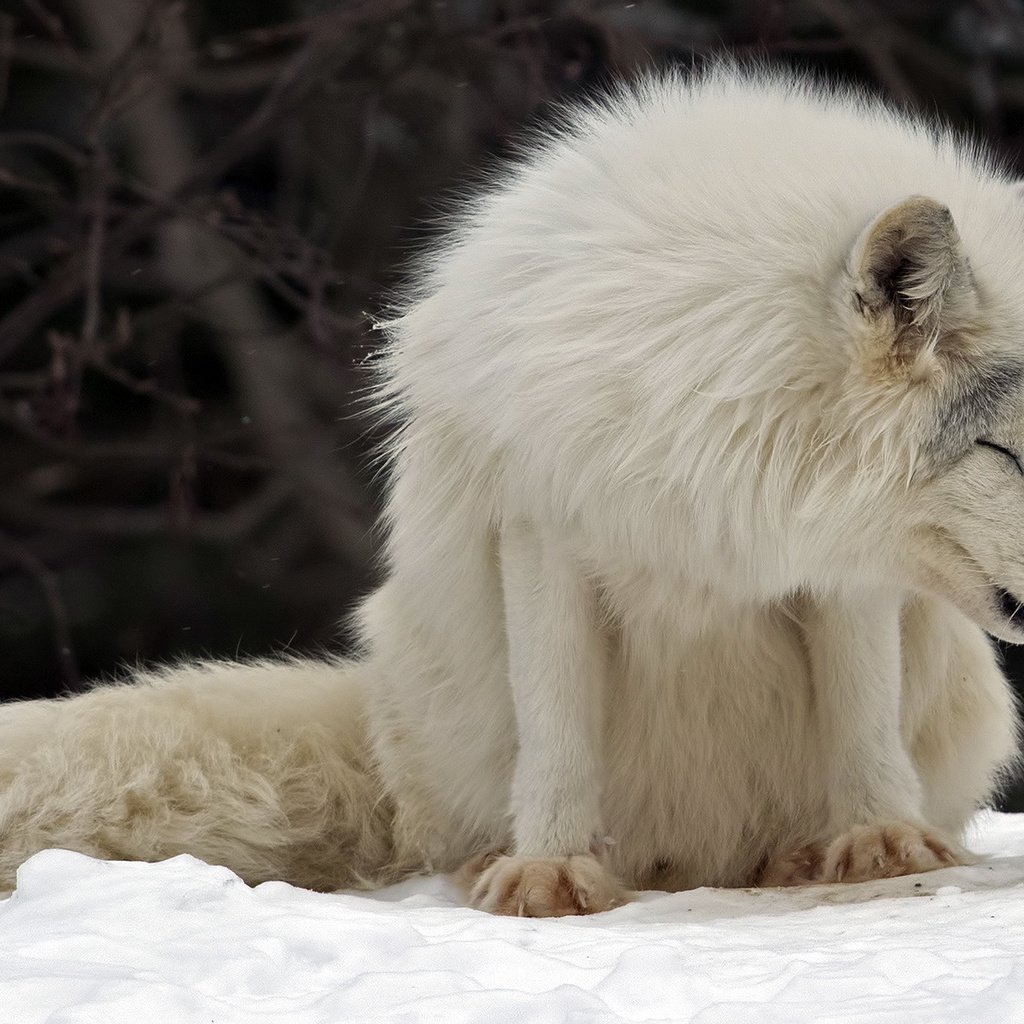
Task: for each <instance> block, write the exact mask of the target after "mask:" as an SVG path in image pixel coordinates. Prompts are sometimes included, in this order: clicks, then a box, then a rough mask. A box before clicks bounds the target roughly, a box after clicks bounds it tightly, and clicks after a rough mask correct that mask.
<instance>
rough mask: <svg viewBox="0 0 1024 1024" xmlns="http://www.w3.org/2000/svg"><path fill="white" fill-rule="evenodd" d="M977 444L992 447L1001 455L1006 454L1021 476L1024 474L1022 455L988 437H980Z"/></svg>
mask: <svg viewBox="0 0 1024 1024" xmlns="http://www.w3.org/2000/svg"><path fill="white" fill-rule="evenodd" d="M974 443H975V444H980V445H981V446H982V448H991V449H992V451H994V452H999V454H1000V455H1005V456H1006V457H1007V458H1008V459H1009V460H1010V461H1011V462H1012V463H1013V464H1014V466H1016V468H1017V472H1018V473H1020V475H1021V476H1024V464H1022V463H1021V461H1020V456H1019V455H1018V454H1017V453H1016V452H1015V451H1013V450H1012V449H1011V448H1004V447H1003V446H1002V445H1001V444H996V443H995V441H989V440H988V438H985V437H979V438H978V440H977V441H975V442H974Z"/></svg>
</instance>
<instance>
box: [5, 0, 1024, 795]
mask: <svg viewBox="0 0 1024 1024" xmlns="http://www.w3.org/2000/svg"><path fill="white" fill-rule="evenodd" d="M723 51H730V52H733V53H736V54H740V55H744V56H760V57H769V58H771V59H773V60H779V61H785V62H787V63H790V64H794V65H797V66H801V67H807V68H813V69H815V70H817V71H819V72H822V73H826V74H828V75H829V76H832V77H834V78H842V79H853V80H856V81H858V82H862V83H865V84H867V85H869V86H870V87H872V88H874V89H876V90H878V91H880V92H882V93H884V94H885V95H887V96H889V97H891V98H893V99H894V100H895V101H896V102H898V103H900V104H904V105H906V106H909V107H914V108H920V109H924V110H926V111H928V112H930V113H932V114H936V115H940V116H942V117H944V118H947V119H949V120H951V121H953V122H955V123H956V124H957V125H960V126H962V127H963V128H965V129H967V130H969V131H972V132H974V133H976V134H978V135H980V136H983V137H985V138H986V139H988V140H989V141H990V142H991V144H992V145H994V146H995V148H996V149H997V150H999V151H1000V152H1001V153H1002V155H1003V156H1004V158H1005V159H1006V160H1007V161H1009V162H1010V163H1011V164H1012V165H1014V166H1017V167H1018V168H1020V169H1021V170H1022V172H1024V166H1022V164H1024V150H1022V143H1024V3H1022V2H1019V0H973V2H960V3H957V2H935V0H887V2H884V3H876V2H874V0H807V2H788V0H780V2H756V0H734V2H721V0H704V2H702V0H692V2H685V0H636V2H633V3H630V2H621V0H618V2H604V0H575V2H561V0H363V2H358V0H335V2H331V0H260V2H255V0H189V2H184V0H182V2H175V0H156V2H150V0H66V2H57V0H0V651H2V655H0V698H12V697H22V696H33V695H52V694H55V693H58V692H61V691H65V690H68V689H74V688H76V687H78V686H79V685H80V684H81V682H82V680H83V679H91V678H97V677H101V676H106V675H110V674H113V673H115V672H117V671H118V670H119V669H121V668H123V667H124V666H126V665H129V666H130V665H134V664H139V663H150V662H155V661H161V662H163V661H168V660H172V659H175V658H178V657H181V656H184V655H186V654H187V655H210V656H235V655H259V654H265V653H269V652H281V651H295V652H309V651H316V650H318V649H322V648H323V647H324V646H326V645H333V646H337V645H338V644H342V645H343V643H344V639H343V638H342V637H340V636H339V634H338V622H339V619H340V617H341V616H342V615H343V613H344V612H345V610H346V609H347V608H349V607H350V606H351V604H352V602H353V601H354V600H355V599H356V597H357V596H358V595H359V594H361V593H363V592H365V591H366V590H367V589H368V588H369V587H370V586H372V583H373V577H374V560H373V554H374V549H375V542H376V537H375V535H374V533H373V529H372V524H373V521H374V510H375V506H376V504H377V502H378V499H379V492H380V480H379V478H378V476H377V474H376V472H375V467H374V461H373V453H374V451H375V446H376V444H377V443H378V442H379V440H380V437H379V436H378V433H377V430H376V428H375V427H374V426H373V424H372V422H371V421H370V419H369V418H368V417H367V416H365V414H364V413H363V412H362V411H361V408H360V404H359V398H360V395H361V393H362V391H363V389H364V388H365V387H366V384H367V374H366V363H367V360H368V359H370V358H371V357H372V353H373V351H374V349H375V346H376V345H377V344H378V339H377V338H376V337H375V336H374V333H373V331H372V329H371V328H370V325H369V317H368V315H370V314H373V313H374V312H375V311H376V310H379V309H380V308H381V305H382V303H383V301H384V299H385V297H386V295H387V292H388V289H389V288H391V287H393V286H394V285H396V284H397V283H399V282H400V280H401V270H402V266H403V262H404V261H405V260H406V259H407V258H408V256H409V255H410V253H411V252H413V251H414V250H415V249H416V248H417V247H418V246H421V245H423V244H428V243H429V239H430V236H431V232H432V231H433V230H434V225H435V224H436V223H437V221H438V219H439V210H440V209H441V208H442V206H441V202H440V201H441V198H442V197H443V196H445V195H446V194H448V195H450V194H451V193H452V191H453V190H454V189H457V188H458V187H460V186H461V187H465V186H466V185H468V184H471V183H472V181H473V180H474V175H479V173H480V171H481V169H483V168H486V167H487V166H488V165H489V163H491V162H492V161H493V160H494V159H496V158H500V157H501V156H502V155H503V154H505V153H507V152H508V151H509V149H510V147H512V146H514V143H515V139H516V137H517V133H519V132H520V131H521V130H522V128H523V126H524V125H527V124H530V123H536V122H537V121H538V120H541V121H542V120H543V119H544V118H546V117H549V116H550V115H551V110H552V103H553V101H555V100H558V99H560V98H563V97H571V96H572V95H574V94H579V93H581V92H585V91H587V90H591V89H593V88H596V87H600V85H601V83H602V82H605V81H607V80H609V79H610V78H612V77H616V76H622V75H630V74H633V73H635V72H636V71H637V70H638V69H641V68H643V67H645V66H648V65H651V64H665V63H670V62H672V63H678V64H683V65H690V64H692V63H695V62H699V61H700V60H702V59H703V58H704V57H706V56H707V55H713V54H718V53H721V52H723ZM1022 344H1024V339H1022ZM439 599H442V598H441V597H440V596H439ZM1008 657H1009V660H1010V665H1011V669H1012V671H1013V672H1014V674H1015V675H1016V676H1017V677H1018V678H1024V662H1022V661H1021V660H1019V659H1018V658H1017V657H1015V656H1014V655H1013V654H1012V653H1011V654H1010V655H1009V656H1008ZM1010 804H1011V805H1012V806H1015V807H1017V806H1019V807H1024V792H1020V791H1017V792H1015V793H1013V794H1011V798H1010Z"/></svg>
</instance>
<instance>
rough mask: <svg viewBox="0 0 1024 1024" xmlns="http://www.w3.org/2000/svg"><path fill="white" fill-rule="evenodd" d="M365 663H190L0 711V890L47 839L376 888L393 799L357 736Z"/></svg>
mask: <svg viewBox="0 0 1024 1024" xmlns="http://www.w3.org/2000/svg"><path fill="white" fill-rule="evenodd" d="M364 671H365V666H363V665H360V664H357V663H347V662H299V661H295V662H275V663H270V662H260V663H255V664H218V663H212V664H199V665H188V666H183V667H179V668H174V669H167V670H163V671H160V672H155V673H147V674H144V675H141V676H139V677H137V678H135V679H133V680H131V681H130V682H128V683H124V684H116V685H106V686H101V687H98V688H96V689H94V690H91V691H90V692H88V693H85V694H82V695H79V696H74V697H68V698H63V699H59V700H49V701H31V702H26V703H22V704H11V705H5V706H2V707H0V890H5V889H8V890H9V889H12V888H13V887H14V881H15V871H16V869H17V867H18V865H19V864H20V863H21V862H22V861H23V860H25V859H26V858H27V857H29V856H31V855H32V854H33V853H36V852H37V851H39V850H41V849H45V848H47V847H54V846H56V847H62V848H65V849H71V850H77V851H80V852H82V853H86V854H90V855H92V856H96V857H103V858H111V859H126V860H159V859H162V858H165V857H170V856H174V855H175V854H179V853H191V854H193V855H195V856H197V857H200V858H202V859H203V860H206V861H208V862H210V863H213V864H223V865H225V866H226V867H228V868H230V869H231V870H233V871H235V872H237V873H238V874H239V875H240V876H241V877H242V878H243V879H245V881H246V882H248V883H250V884H256V883H258V882H263V881H266V880H269V879H282V880H285V881H289V882H292V883H294V884H295V885H300V886H303V887H306V888H311V889H321V890H330V889H337V888H344V887H356V886H363V887H369V886H374V885H380V884H386V883H387V882H389V881H393V880H395V879H396V878H398V877H401V876H402V875H403V874H407V873H409V872H410V871H411V870H415V869H416V867H417V865H414V864H403V863H399V861H398V858H397V856H396V851H395V848H394V843H393V835H392V820H393V811H392V808H391V805H390V802H389V800H388V799H387V797H386V796H385V794H384V791H383V789H382V787H381V785H380V783H379V781H378V778H377V775H376V772H375V770H374V768H373V763H372V759H371V756H370V752H369V749H368V745H367V740H366V730H365V726H364V701H363V693H364V686H365V680H364V679H363V678H362V674H363V672H364Z"/></svg>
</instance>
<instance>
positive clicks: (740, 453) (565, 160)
mask: <svg viewBox="0 0 1024 1024" xmlns="http://www.w3.org/2000/svg"><path fill="white" fill-rule="evenodd" d="M382 327H383V330H384V331H385V332H386V334H387V335H388V342H389V344H388V347H387V351H386V356H385V362H386V368H385V371H384V382H383V384H382V386H381V389H380V393H379V396H378V405H379V408H380V409H381V410H385V411H388V412H392V413H394V414H396V416H397V417H398V419H399V420H400V422H401V426H400V428H399V429H398V430H397V431H396V433H395V438H394V441H393V444H392V446H391V450H390V456H391V462H392V468H393V486H392V489H391V492H390V497H389V500H388V504H387V514H386V518H387V525H388V536H387V547H386V558H387V567H388V575H387V579H386V582H385V583H384V584H383V585H382V586H381V587H380V589H379V590H378V591H377V592H376V593H375V594H373V595H372V596H371V597H370V598H369V599H368V600H367V601H366V602H365V603H364V604H363V606H362V608H361V609H360V611H359V612H358V615H357V617H356V618H357V628H358V633H359V637H360V640H361V644H362V650H361V653H360V654H359V656H358V658H357V659H356V660H354V661H348V662H344V661H338V662H326V663H313V662H301V661H297V662H287V663H259V664H209V665H194V666H184V667H178V668H172V669H168V670H165V671H163V672H159V673H154V674H148V675H144V676H143V677H142V678H141V679H136V680H135V681H134V684H133V685H119V686H105V687H100V688H97V689H96V690H94V691H92V692H90V693H87V694H86V695H83V696H78V697H73V698H70V699H67V700H60V701H46V702H38V703H26V704H22V705H15V706H10V707H7V708H5V709H3V711H2V714H0V848H2V849H0V867H2V871H3V879H2V881H3V882H6V883H7V884H8V885H10V884H11V881H12V878H13V871H14V868H15V866H16V865H17V863H18V862H19V861H20V860H22V859H23V858H24V857H26V856H27V855H29V854H30V853H32V852H33V851H35V850H37V849H39V848H41V847H43V846H46V845H60V846H68V847H73V848H75V849H79V850H82V851H84V852H87V853H91V854H95V855H100V856H110V857H128V858H157V857H164V856H168V855H170V854H174V853H178V852H182V851H185V852H191V853H194V854H196V855H198V856H201V857H204V858H207V859H209V860H212V861H216V862H219V863H222V864H226V865H228V866H229V867H231V868H233V869H234V870H236V871H238V872H239V873H240V874H241V875H242V876H243V877H244V878H245V879H246V880H248V881H250V882H258V881H262V880H264V879H268V878H281V879H286V880H289V881H292V882H295V883H297V884H300V885H306V886H314V887H318V888H334V887H343V886H355V885H376V884H381V883H383V882H387V881H390V880H393V879H395V878H398V877H400V876H401V875H403V874H406V873H408V872H413V871H435V870H436V871H450V870H455V869H458V868H459V867H460V866H461V865H466V868H465V870H464V872H463V877H464V878H465V879H466V884H467V886H468V891H469V899H470V901H471V902H472V904H473V905H475V906H478V907H481V908H484V909H487V910H492V911H496V912H498V913H505V914H525V915H556V914H566V913H587V912H592V911H598V910H602V909H604V908H608V907H612V906H615V905H616V904H617V903H619V902H620V901H622V900H624V899H627V898H628V892H629V890H631V889H637V888H643V887H656V888H662V889H664V888H668V889H679V888H686V887H691V886H698V885H719V886H735V885H751V884H796V883H803V882H820V881H855V880H861V879H868V878H874V877H882V876H889V875H896V874H902V873H909V872H916V871H920V870H927V869H931V868H936V867H939V866H941V865H946V864H952V863H961V862H964V861H966V860H968V859H969V857H970V855H969V854H968V853H967V852H966V851H965V850H964V849H963V848H962V847H961V845H960V842H961V840H962V837H963V830H964V828H965V825H966V824H967V822H968V821H969V819H970V818H971V816H972V814H973V813H974V812H975V810H976V809H977V808H978V807H980V806H981V805H983V804H984V803H985V802H986V801H987V800H989V799H990V797H991V796H992V794H993V792H994V790H995V788H996V787H997V786H998V785H999V783H1000V781H1001V780H1002V779H1003V778H1004V776H1005V773H1006V772H1007V771H1008V769H1009V767H1010V766H1011V765H1012V763H1013V761H1014V758H1015V745H1016V735H1015V734H1016V726H1015V713H1014V707H1013V702H1012V700H1011V696H1010V691H1009V689H1008V686H1007V683H1006V680H1005V678H1004V676H1003V674H1002V672H1001V670H1000V667H999V664H998V661H997V658H996V655H995V654H994V652H993V649H992V647H991V645H990V642H989V640H988V638H987V637H986V635H985V632H986V631H987V632H988V633H992V634H994V635H996V636H999V637H1002V638H1004V639H1006V640H1009V641H1021V640H1024V612H1022V610H1021V607H1020V604H1019V601H1018V597H1024V463H1022V459H1024V199H1022V198H1021V196H1020V195H1019V194H1018V188H1017V186H1016V185H1015V184H1014V183H1013V182H1012V181H1011V180H1010V179H1009V178H1008V176H1007V175H1006V174H1005V173H1004V172H1003V171H1001V170H1000V169H999V168H998V167H997V166H996V165H995V164H994V162H993V161H992V160H991V159H990V158H989V157H988V156H987V155H986V154H985V153H984V152H983V151H982V150H980V149H979V148H978V147H977V146H975V145H972V144H968V143H965V142H962V141H960V140H958V139H957V138H955V137H954V136H953V135H952V134H950V133H949V132H946V131H943V130H936V129H934V128H933V127H931V126H929V125H927V124H925V123H923V122H920V121H917V120H914V119H912V118H908V117H906V116H903V115H900V114H898V113H896V112H893V111H892V110H890V109H888V108H887V107H885V106H883V105H881V104H880V103H878V102H876V101H872V100H869V99H866V98H863V97H861V96H859V95H857V94H854V93H852V92H848V91H829V90H826V89H821V88H819V87H817V86H814V85H812V84H809V83H808V82H806V81H804V80H799V79H794V78H791V77H788V76H787V75H785V74H780V73H767V72H762V71H754V72H750V71H746V72H743V71H737V70H736V69H732V68H728V67H719V68H717V69H715V70H711V71H709V72H707V73H705V74H703V75H701V76H697V77H695V78H692V79H687V78H684V77H682V76H677V75H673V74H669V75H664V76H659V77H656V78H650V79H647V80H645V81H642V82H640V83H639V84H637V85H635V86H631V87H628V88H627V87H623V88H621V89H620V90H618V91H616V92H614V94H612V95H610V96H607V97H605V98H604V99H603V100H601V101H599V102H595V103H591V104H589V105H584V106H580V107H578V108H575V109H571V110H569V111H567V112H566V113H565V116H564V121H563V124H562V126H561V127H560V128H559V129H557V130H554V131H549V132H547V133H546V134H545V135H544V137H542V138H540V139H538V140H537V141H536V142H535V143H534V144H532V145H530V146H528V147H527V151H526V152H525V154H524V155H523V157H522V158H521V159H520V160H519V161H518V162H517V163H516V164H515V165H514V166H512V167H510V168H509V169H507V170H506V171H505V172H504V173H503V174H502V175H501V176H500V177H499V178H497V180H495V181H494V182H493V184H492V186H491V187H490V188H488V189H486V190H485V191H484V192H483V194H482V195H480V196H479V197H478V198H477V199H476V200H475V202H473V203H472V204H471V205H469V206H468V208H467V209H466V210H465V211H464V212H463V213H462V214H461V215H460V216H459V218H458V221H457V224H456V226H455V227H454V229H453V230H452V232H451V233H450V236H449V237H448V238H447V240H446V241H445V242H443V243H442V244H440V245H438V246H437V247H436V250H435V251H434V253H433V254H432V255H431V256H430V258H428V259H426V260H425V261H424V262H423V265H422V266H421V268H420V270H419V272H418V275H417V277H416V280H415V283H414V286H413V288H412V289H411V291H410V294H409V296H408V299H407V301H406V302H405V304H404V305H403V306H402V308H401V309H399V310H397V311H396V312H395V313H394V315H393V316H392V317H391V318H390V319H389V320H388V321H387V322H386V323H384V324H383V325H382Z"/></svg>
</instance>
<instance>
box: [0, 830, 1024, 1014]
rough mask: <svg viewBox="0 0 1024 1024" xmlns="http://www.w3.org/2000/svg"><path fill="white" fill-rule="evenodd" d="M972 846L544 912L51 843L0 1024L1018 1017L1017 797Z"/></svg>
mask: <svg viewBox="0 0 1024 1024" xmlns="http://www.w3.org/2000/svg"><path fill="white" fill-rule="evenodd" d="M973 847H974V849H977V850H979V851H982V852H984V853H986V854H988V855H990V857H991V859H989V860H987V861H986V862H984V863H982V864H979V865H977V866H973V867H970V868H952V869H949V870H946V871H939V872H934V873H932V874H928V875H917V876H913V877H911V878H904V879H893V880H890V881H886V882H873V883H865V884H863V885H851V886H833V887H824V886H823V887H817V888H813V889H803V890H760V891H758V890H722V889H699V890H696V891H692V892H685V893H675V894H665V893H644V894H643V895H642V896H641V897H640V898H639V900H638V901H637V902H635V903H633V904H630V905H629V906H626V907H622V908H620V909H618V910H614V911H611V912H610V913H607V914H603V915H598V916H596V917H590V918H575V919H571V918H569V919H561V920H552V921H533V920H516V919H508V918H495V917H489V916H487V915H485V914H481V913H477V912H475V911H472V910H467V909H465V908H464V907H462V906H460V904H459V898H458V894H457V893H456V891H455V889H454V888H453V886H452V885H451V883H450V881H449V880H447V879H445V878H429V879H414V880H412V881H409V882H406V883H403V884H402V885H398V886H394V887H392V888H390V889H387V890H384V891H382V892H379V893H376V894H373V895H372V896H367V895H350V894H338V895H323V894H317V893H310V892H304V891H302V890H299V889H294V888H292V887H290V886H288V885H284V884H282V883H276V882H272V883H268V884H266V885H261V886H258V887H257V888H255V889H250V888H248V887H247V886H245V885H244V884H243V883H242V882H241V881H239V879H238V878H236V877H235V876H234V875H233V874H231V872H229V871H227V870H225V869H224V868H217V867H210V866H208V865H206V864H203V863H201V862H200V861H197V860H195V859H193V858H191V857H176V858H174V859H173V860H169V861H165V862H164V863H162V864H131V863H102V862H99V861H95V860H91V859H90V858H88V857H83V856H81V855H79V854H74V853H68V852H66V851H59V850H50V851H47V852H45V853H41V854H38V855H37V856H35V857H33V858H32V859H31V860H30V861H28V863H26V864H25V866H24V867H23V868H22V870H21V872H20V873H19V876H18V890H17V892H16V893H15V894H14V896H12V897H11V898H10V899H9V900H7V901H5V902H2V903H0V1022H2V1024H43V1022H45V1024H87V1022H88V1024H93V1022H95V1024H165V1022H166V1024H261V1022H274V1024H320V1022H323V1024H328V1022H330V1024H363V1022H366V1024H369V1022H371V1021H372V1022H375V1024H378V1022H382V1021H403V1022H414V1021H440V1022H444V1024H459V1022H469V1021H473V1022H481V1024H483V1022H486V1024H503V1022H506V1021H507V1022H515V1024H532V1022H538V1024H542V1022H552V1024H555V1022H558V1024H565V1022H571V1024H584V1022H587V1024H589V1022H602V1021H662V1020H663V1021H673V1022H675V1021H679V1022H700V1024H761V1022H764V1024H799V1022H804V1021H806V1022H811V1021H813V1022H815V1024H840V1022H844V1024H845V1022H857V1024H865V1022H868V1021H870V1022H886V1024H889V1022H891V1024H914V1022H928V1024H935V1022H947V1021H948V1022H952V1021H956V1022H957V1024H972V1022H977V1024H994V1022H1001V1021H1013V1020H1019V1021H1020V1020H1024V816H1021V817H1020V818H1017V817H1013V816H1009V815H997V814H986V815H983V816H982V817H980V818H979V819H978V824H977V830H976V837H975V840H974V842H973Z"/></svg>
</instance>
